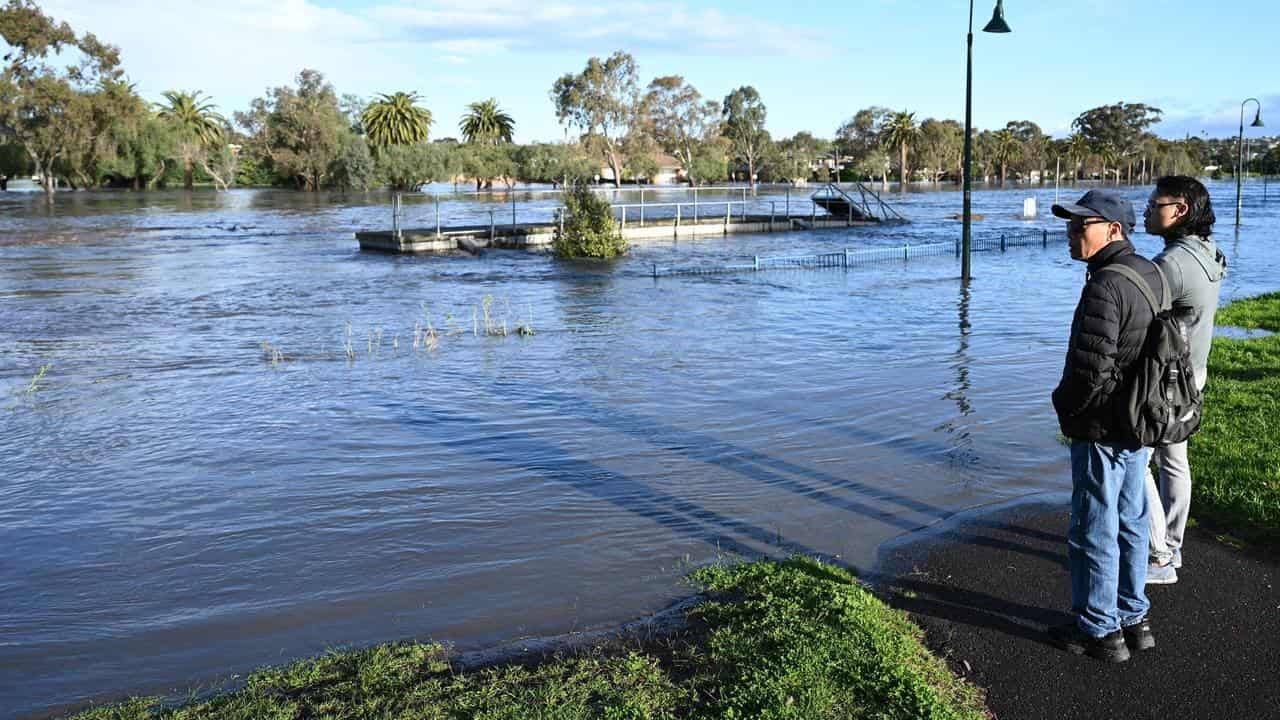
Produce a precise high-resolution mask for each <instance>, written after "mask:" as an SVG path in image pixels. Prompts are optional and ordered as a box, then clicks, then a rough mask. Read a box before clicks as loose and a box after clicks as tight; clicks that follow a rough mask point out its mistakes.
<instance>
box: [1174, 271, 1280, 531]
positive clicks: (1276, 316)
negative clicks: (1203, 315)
mask: <svg viewBox="0 0 1280 720" xmlns="http://www.w3.org/2000/svg"><path fill="white" fill-rule="evenodd" d="M1217 323H1218V324H1219V325H1235V326H1239V327H1245V328H1262V329H1265V330H1271V331H1273V332H1280V293H1270V294H1267V295H1262V296H1259V297H1256V298H1249V299H1246V300H1239V301H1236V302H1234V303H1231V304H1230V305H1228V306H1227V307H1224V308H1222V309H1221V310H1219V311H1218V314H1217ZM1189 455H1190V459H1191V472H1192V478H1193V482H1192V491H1193V500H1192V512H1193V513H1195V514H1196V515H1197V516H1198V517H1199V518H1200V519H1201V520H1204V521H1206V522H1207V523H1208V524H1210V525H1212V526H1214V527H1215V528H1217V529H1219V530H1222V531H1227V532H1230V533H1231V534H1232V535H1234V536H1236V537H1239V538H1243V539H1245V540H1247V541H1249V542H1252V543H1260V544H1264V545H1269V546H1276V545H1280V335H1273V336H1269V337H1258V338H1249V339H1238V340H1237V339H1229V338H1215V339H1214V341H1213V351H1212V352H1211V353H1210V355H1209V383H1208V385H1207V386H1206V388H1205V414H1204V424H1203V425H1202V426H1201V429H1200V432H1199V433H1197V434H1196V435H1195V436H1193V437H1192V438H1191V442H1190V445H1189Z"/></svg>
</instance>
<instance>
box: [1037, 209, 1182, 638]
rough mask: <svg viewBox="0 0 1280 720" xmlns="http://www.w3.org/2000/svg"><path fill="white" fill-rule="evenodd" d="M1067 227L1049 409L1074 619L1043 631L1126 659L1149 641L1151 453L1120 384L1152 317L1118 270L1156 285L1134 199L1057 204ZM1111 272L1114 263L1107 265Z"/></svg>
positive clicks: (1159, 286)
mask: <svg viewBox="0 0 1280 720" xmlns="http://www.w3.org/2000/svg"><path fill="white" fill-rule="evenodd" d="M1053 214H1054V215H1056V216H1058V217H1060V218H1064V219H1066V220H1067V221H1068V223H1067V238H1068V242H1069V245H1070V249H1071V257H1072V258H1073V259H1075V260H1079V261H1081V262H1084V263H1088V268H1089V270H1088V274H1087V275H1086V280H1085V284H1084V290H1083V291H1082V292H1081V294H1080V302H1079V303H1078V304H1077V305H1076V310H1075V317H1074V318H1073V319H1072V321H1071V338H1070V340H1069V341H1068V346H1067V358H1066V364H1065V366H1064V367H1063V370H1062V380H1061V381H1060V382H1059V383H1058V387H1057V389H1055V390H1054V391H1053V407H1054V409H1055V410H1056V411H1057V414H1058V424H1059V426H1060V427H1061V428H1062V434H1063V435H1065V436H1066V437H1067V438H1069V439H1070V440H1071V525H1070V528H1069V529H1068V531H1067V559H1068V565H1069V566H1070V569H1071V610H1072V614H1073V615H1074V620H1073V621H1072V622H1070V623H1068V624H1066V625H1062V626H1059V627H1055V628H1052V629H1051V633H1052V635H1053V637H1054V638H1055V639H1056V640H1058V642H1059V643H1061V644H1062V645H1063V647H1064V648H1065V649H1066V650H1068V651H1070V652H1073V653H1076V654H1088V655H1090V656H1091V657H1095V658H1098V659H1100V660H1106V661H1108V662H1124V661H1126V660H1128V659H1129V646H1133V648H1134V649H1137V650H1146V649H1148V648H1151V647H1154V646H1155V639H1154V638H1153V636H1152V634H1151V626H1150V624H1149V622H1148V620H1147V611H1148V609H1149V608H1150V602H1148V600H1147V595H1146V590H1145V586H1146V575H1147V563H1148V547H1147V545H1148V539H1147V535H1148V526H1147V522H1148V521H1147V496H1146V485H1145V480H1146V468H1147V458H1148V452H1147V448H1145V447H1143V446H1142V444H1141V443H1139V442H1138V441H1137V440H1136V439H1134V437H1133V430H1132V429H1131V428H1130V427H1129V426H1128V422H1127V421H1126V419H1125V412H1124V407H1125V401H1124V393H1123V384H1124V380H1125V376H1126V373H1127V371H1128V370H1129V368H1130V366H1131V365H1133V363H1134V362H1135V360H1137V358H1138V355H1139V353H1140V352H1141V350H1142V347H1143V344H1144V342H1145V340H1146V337H1147V329H1148V326H1149V325H1150V324H1151V321H1152V319H1153V318H1154V317H1155V313H1154V311H1153V309H1152V307H1151V305H1150V304H1149V303H1148V302H1147V301H1146V299H1145V297H1144V296H1143V294H1142V291H1141V290H1140V289H1139V287H1138V285H1137V283H1135V282H1134V280H1133V279H1131V278H1129V277H1127V276H1126V271H1125V270H1116V268H1115V267H1112V266H1123V267H1124V268H1127V269H1128V270H1129V271H1133V272H1136V273H1138V275H1139V276H1140V277H1141V278H1142V279H1143V280H1145V281H1146V282H1147V284H1148V285H1150V286H1151V289H1152V290H1154V292H1155V295H1156V297H1160V296H1161V294H1162V293H1163V291H1164V281H1163V279H1162V278H1161V277H1160V271H1159V270H1158V269H1157V268H1156V266H1155V265H1154V264H1152V263H1151V261H1149V260H1147V259H1145V258H1143V257H1142V256H1140V255H1138V254H1137V252H1135V251H1134V248H1133V245H1132V244H1131V243H1130V242H1129V231H1130V230H1131V229H1132V228H1133V226H1134V224H1135V217H1134V212H1133V204H1132V203H1130V202H1129V201H1128V200H1125V199H1123V198H1121V197H1120V196H1118V195H1116V194H1115V193H1112V192H1107V191H1105V190H1090V191H1089V192H1087V193H1085V195H1084V197H1082V198H1080V200H1079V201H1078V202H1076V203H1074V204H1071V203H1063V204H1060V205H1054V206H1053ZM1106 268H1111V271H1104V269H1106Z"/></svg>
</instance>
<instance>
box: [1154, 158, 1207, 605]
mask: <svg viewBox="0 0 1280 720" xmlns="http://www.w3.org/2000/svg"><path fill="white" fill-rule="evenodd" d="M1143 219H1144V221H1145V222H1144V225H1145V228H1146V231H1147V232H1148V233H1150V234H1152V235H1159V236H1161V237H1162V238H1164V250H1163V251H1162V252H1161V253H1160V254H1159V255H1157V256H1156V257H1155V263H1156V265H1158V266H1159V267H1160V270H1161V271H1162V272H1163V273H1164V277H1165V279H1166V280H1168V282H1169V296H1170V298H1172V301H1173V310H1174V312H1175V313H1176V314H1177V315H1178V319H1179V321H1180V322H1181V323H1182V325H1183V327H1185V328H1186V331H1187V343H1188V345H1190V347H1191V366H1192V368H1194V369H1195V382H1196V387H1197V388H1200V389H1202V390H1203V389H1204V385H1205V380H1207V379H1208V374H1209V372H1208V362H1209V347H1210V345H1211V344H1212V343H1213V316H1214V313H1215V312H1217V310H1218V292H1219V290H1220V289H1221V287H1222V278H1223V277H1224V276H1225V275H1226V272H1227V259H1226V257H1225V256H1224V255H1223V254H1222V251H1221V250H1219V249H1218V247H1217V246H1216V245H1214V243H1213V239H1212V238H1211V237H1210V235H1211V233H1212V232H1213V223H1214V222H1215V221H1216V220H1217V218H1216V217H1215V216H1214V214H1213V204H1212V203H1211V202H1210V200H1209V191H1208V190H1207V189H1206V188H1205V186H1204V185H1202V184H1201V183H1200V181H1199V180H1196V179H1195V178H1193V177H1187V176H1185V175H1171V176H1167V177H1162V178H1160V179H1159V180H1156V188H1155V190H1153V191H1151V198H1150V199H1149V200H1148V201H1147V209H1146V212H1144V213H1143ZM1152 455H1153V457H1154V459H1155V461H1156V465H1157V466H1159V477H1158V478H1157V477H1156V476H1155V475H1152V474H1151V473H1150V472H1149V471H1148V473H1147V503H1148V505H1149V506H1150V508H1151V516H1150V526H1151V527H1150V533H1151V538H1150V543H1151V558H1150V559H1151V564H1150V566H1149V567H1148V568H1147V584H1150V585H1168V584H1172V583H1175V582H1177V581H1178V572H1177V569H1178V568H1180V567H1182V536H1183V533H1184V532H1185V531H1186V528H1187V515H1188V513H1189V511H1190V509H1191V465H1190V464H1189V463H1188V462H1187V443H1186V442H1180V443H1177V444H1176V445H1164V446H1161V447H1157V448H1153V450H1152Z"/></svg>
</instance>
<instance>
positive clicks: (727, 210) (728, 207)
mask: <svg viewBox="0 0 1280 720" xmlns="http://www.w3.org/2000/svg"><path fill="white" fill-rule="evenodd" d="M732 208H733V203H732V202H725V204H724V233H725V234H726V235H728V234H729V215H730V213H731V212H732Z"/></svg>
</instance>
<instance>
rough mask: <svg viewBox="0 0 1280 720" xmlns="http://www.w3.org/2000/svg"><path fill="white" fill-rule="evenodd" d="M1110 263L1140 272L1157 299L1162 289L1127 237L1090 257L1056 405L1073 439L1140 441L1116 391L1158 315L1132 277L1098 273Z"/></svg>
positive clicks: (1148, 263) (1055, 395)
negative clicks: (1129, 424) (1129, 423)
mask: <svg viewBox="0 0 1280 720" xmlns="http://www.w3.org/2000/svg"><path fill="white" fill-rule="evenodd" d="M1112 263H1121V264H1124V265H1128V266H1129V267H1131V268H1133V269H1134V270H1137V271H1138V272H1139V273H1140V274H1141V275H1142V277H1143V278H1145V279H1146V281H1147V282H1148V283H1149V284H1150V285H1151V289H1152V290H1153V291H1154V292H1155V296H1156V298H1157V299H1159V298H1160V295H1161V293H1162V292H1163V290H1162V287H1163V281H1162V280H1161V278H1160V274H1159V271H1158V270H1157V269H1156V266H1155V264H1153V263H1152V262H1151V261H1150V260H1147V259H1146V258H1144V257H1142V256H1141V255H1138V254H1137V253H1136V252H1135V251H1134V249H1133V245H1132V244H1130V243H1129V241H1128V240H1118V241H1115V242H1112V243H1111V244H1110V245H1107V246H1106V247H1104V248H1102V249H1101V250H1099V251H1098V252H1097V253H1096V254H1095V255H1094V256H1093V257H1092V258H1091V259H1090V260H1089V275H1088V280H1087V281H1086V282H1085V285H1084V290H1083V291H1081V293H1080V304H1079V305H1077V306H1076V314H1075V318H1074V319H1073V320H1072V321H1071V341H1070V343H1069V345H1068V347H1067V362H1066V366H1065V367H1064V368H1063V369H1062V381H1061V382H1059V383H1058V387H1057V389H1056V390H1054V391H1053V408H1054V409H1055V410H1057V411H1058V425H1059V426H1061V428H1062V434H1063V435H1066V436H1067V437H1069V438H1072V439H1074V440H1091V441H1100V442H1109V443H1117V444H1126V445H1128V444H1135V445H1136V443H1135V442H1134V440H1133V435H1132V432H1131V430H1130V429H1129V428H1128V427H1127V424H1126V423H1125V422H1124V421H1123V420H1122V418H1123V411H1124V398H1123V397H1120V396H1119V395H1120V393H1118V392H1117V391H1118V390H1120V388H1121V385H1122V382H1123V379H1124V376H1125V372H1126V371H1127V370H1128V369H1129V366H1130V365H1132V364H1133V362H1134V360H1136V359H1137V357H1138V354H1139V352H1140V351H1141V350H1142V345H1143V342H1144V341H1145V340H1146V337H1147V328H1148V326H1149V325H1150V324H1151V321H1152V319H1154V317H1155V315H1154V313H1153V312H1152V311H1151V305H1150V304H1149V303H1147V301H1146V299H1145V298H1143V296H1142V291H1140V290H1139V289H1138V286H1137V285H1135V284H1134V283H1133V281H1132V280H1130V279H1129V278H1127V277H1125V276H1124V275H1121V274H1120V273H1117V272H1098V271H1099V270H1101V269H1102V268H1104V267H1106V266H1107V265H1110V264H1112Z"/></svg>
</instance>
